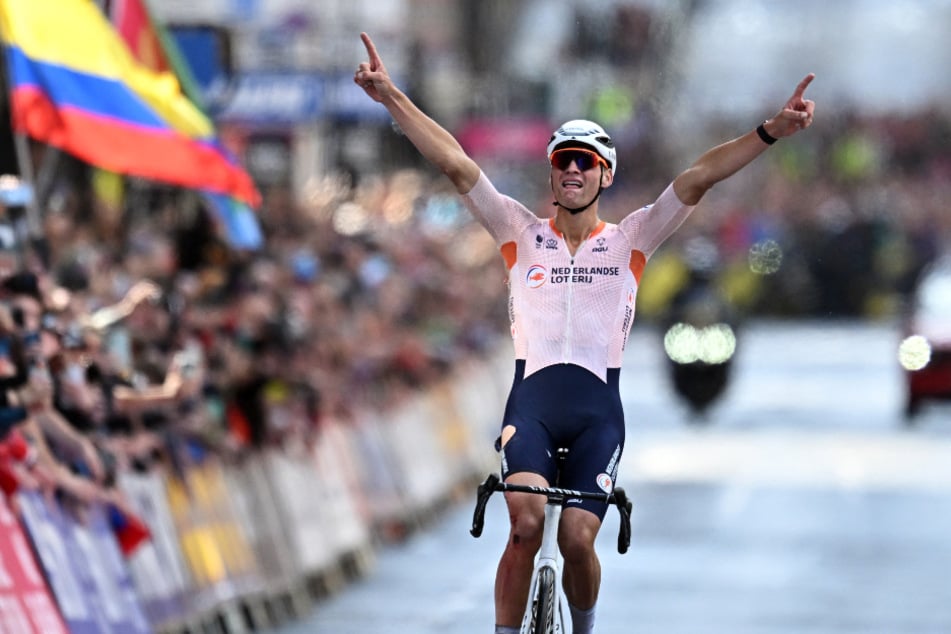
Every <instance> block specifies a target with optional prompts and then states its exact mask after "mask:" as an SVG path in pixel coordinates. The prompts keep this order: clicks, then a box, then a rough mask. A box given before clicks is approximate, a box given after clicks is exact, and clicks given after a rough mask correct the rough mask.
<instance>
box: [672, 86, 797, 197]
mask: <svg viewBox="0 0 951 634" xmlns="http://www.w3.org/2000/svg"><path fill="white" fill-rule="evenodd" d="M814 78H815V75H813V74H812V73H810V74H808V75H806V77H805V78H804V79H803V80H802V81H801V82H799V85H798V86H796V90H795V91H794V92H793V95H792V97H790V98H789V100H788V101H787V102H786V104H785V105H784V106H783V108H782V109H781V110H780V111H779V113H777V114H776V116H774V117H773V118H771V119H768V120H767V121H766V122H765V123H764V127H765V129H766V132H767V134H769V135H770V136H771V137H773V138H776V139H780V138H782V137H786V136H790V135H792V134H795V133H796V132H798V131H800V130H804V129H806V128H808V127H809V126H810V125H811V124H812V118H813V112H814V111H815V107H816V104H815V103H814V102H813V101H811V100H809V99H803V96H802V95H803V92H805V90H806V87H807V86H808V85H809V84H810V83H811V82H812V80H813V79H814ZM767 147H769V146H768V145H767V144H766V143H765V142H764V141H763V140H762V139H761V138H760V137H759V135H758V134H757V133H756V131H755V130H752V131H750V132H748V133H746V134H744V135H743V136H741V137H738V138H736V139H733V140H732V141H727V142H726V143H723V144H721V145H718V146H716V147H714V148H712V149H710V150H707V151H706V152H705V153H704V154H703V155H702V156H701V157H700V158H699V159H697V161H696V162H695V163H694V164H693V165H691V166H690V167H689V168H687V169H686V170H685V171H684V172H683V173H682V174H680V175H679V176H678V177H677V178H675V179H674V191H675V192H676V193H677V197H678V198H680V200H681V201H682V202H683V203H684V204H687V205H696V204H697V203H698V202H700V199H701V198H703V195H704V194H705V193H706V192H707V190H708V189H710V188H711V187H713V186H714V185H715V184H717V183H719V182H720V181H722V180H724V179H727V178H729V177H730V176H732V175H733V174H735V173H736V172H738V171H739V170H741V169H742V168H743V167H745V166H747V165H749V163H751V162H752V161H753V159H755V158H756V157H757V156H759V155H760V154H762V153H763V151H765V150H766V148H767Z"/></svg>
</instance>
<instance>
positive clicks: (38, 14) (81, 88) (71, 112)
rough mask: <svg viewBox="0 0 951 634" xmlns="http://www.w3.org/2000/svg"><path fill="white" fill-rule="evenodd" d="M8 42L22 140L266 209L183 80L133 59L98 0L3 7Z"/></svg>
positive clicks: (0, 23)
mask: <svg viewBox="0 0 951 634" xmlns="http://www.w3.org/2000/svg"><path fill="white" fill-rule="evenodd" d="M0 36H2V38H3V44H4V47H5V52H6V58H7V65H8V69H9V82H10V87H9V97H10V104H11V110H12V122H13V128H14V130H15V131H17V132H20V133H24V134H27V135H29V136H31V137H33V138H35V139H38V140H40V141H43V142H44V143H48V144H49V145H52V146H55V147H58V148H60V149H62V150H64V151H66V152H69V153H70V154H73V155H75V156H77V157H79V158H81V159H83V160H84V161H86V162H87V163H90V164H92V165H96V166H99V167H102V168H104V169H108V170H112V171H115V172H119V173H122V174H128V175H133V176H138V177H142V178H147V179H151V180H157V181H162V182H167V183H171V184H175V185H179V186H182V187H187V188H195V189H204V190H209V191H213V192H216V193H220V194H224V195H228V196H232V197H234V198H236V199H238V200H241V201H243V202H246V203H248V204H249V205H251V206H252V207H256V206H257V205H258V203H259V202H260V194H259V193H258V190H257V188H256V187H255V186H254V183H253V181H252V180H251V177H250V176H249V175H248V174H247V172H246V171H245V170H244V169H243V168H242V167H241V166H240V165H239V164H238V163H237V162H236V160H235V159H234V158H233V157H232V156H231V155H230V154H229V153H228V152H227V151H226V150H225V149H224V148H223V147H222V146H221V145H220V143H219V142H218V141H217V139H216V136H215V130H214V126H213V124H212V122H211V121H210V120H209V119H208V117H207V116H205V114H204V113H202V112H201V110H199V109H198V108H197V107H196V106H195V105H194V104H193V103H192V102H191V101H190V100H189V99H188V98H187V97H186V96H185V95H184V94H183V93H182V90H181V88H180V85H179V83H178V81H177V80H176V78H175V76H174V75H173V74H171V73H169V72H155V71H153V70H150V69H149V68H147V67H145V66H143V65H142V64H140V63H139V62H138V61H137V60H136V59H135V58H133V56H132V54H131V53H130V52H129V49H128V48H127V47H126V45H125V43H124V42H123V41H122V40H121V38H120V37H119V35H118V34H117V33H116V32H115V30H114V29H113V28H112V26H111V25H110V24H109V22H108V20H107V19H106V18H105V16H104V15H103V14H102V12H101V11H100V10H99V8H98V7H97V6H96V5H95V4H94V3H93V2H92V0H29V1H23V0H0Z"/></svg>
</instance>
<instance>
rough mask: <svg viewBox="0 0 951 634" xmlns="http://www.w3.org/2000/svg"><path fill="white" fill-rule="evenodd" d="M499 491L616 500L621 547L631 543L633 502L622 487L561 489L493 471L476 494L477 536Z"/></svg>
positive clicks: (474, 527)
mask: <svg viewBox="0 0 951 634" xmlns="http://www.w3.org/2000/svg"><path fill="white" fill-rule="evenodd" d="M496 491H511V492H516V493H534V494H536V495H544V496H546V497H548V500H549V502H560V503H562V504H563V503H564V501H565V500H567V499H568V498H581V499H583V500H599V501H601V502H604V503H605V504H613V505H615V506H616V507H617V510H618V515H620V517H621V527H620V529H619V530H618V536H617V551H618V552H619V553H621V554H622V555H623V554H624V553H626V552H627V549H628V548H629V547H630V545H631V509H632V508H633V504H632V503H631V501H630V500H628V499H627V493H625V491H624V489H623V488H621V487H614V491H613V492H612V493H589V492H587V491H572V490H570V489H559V488H557V487H536V486H526V485H522V484H508V483H506V482H502V481H501V480H500V479H499V476H497V475H496V474H494V473H493V474H490V475H489V476H488V477H487V478H486V479H485V481H484V482H483V483H482V484H480V485H479V488H478V493H477V495H476V507H475V511H474V512H473V514H472V528H471V529H469V533H470V534H471V535H472V536H473V537H480V536H481V535H482V529H483V527H484V526H485V506H486V504H487V503H488V502H489V498H490V497H491V496H492V494H493V493H495V492H496Z"/></svg>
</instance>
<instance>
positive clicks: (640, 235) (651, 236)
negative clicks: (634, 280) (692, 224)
mask: <svg viewBox="0 0 951 634" xmlns="http://www.w3.org/2000/svg"><path fill="white" fill-rule="evenodd" d="M693 210H694V206H693V205H685V204H684V203H682V202H681V201H680V199H679V198H678V197H677V194H676V192H674V184H673V183H671V184H670V185H668V186H667V189H665V190H664V191H663V193H662V194H661V195H660V196H658V198H657V200H655V201H654V203H653V204H650V205H646V206H644V207H642V208H641V209H638V210H637V211H635V212H633V213H631V214H629V215H628V216H626V217H625V218H624V219H623V220H621V222H619V223H618V228H619V229H620V230H621V231H622V232H623V233H624V234H625V235H627V236H628V239H629V240H630V241H631V249H633V250H637V251H640V252H641V253H643V254H644V256H645V257H647V258H650V257H651V255H653V253H654V251H656V250H657V248H658V247H659V246H660V245H661V244H663V242H664V240H666V239H667V238H669V237H670V236H671V235H672V234H673V233H674V231H676V230H677V228H678V227H680V225H682V224H683V222H684V220H686V219H687V216H689V215H690V213H691V212H692V211H693Z"/></svg>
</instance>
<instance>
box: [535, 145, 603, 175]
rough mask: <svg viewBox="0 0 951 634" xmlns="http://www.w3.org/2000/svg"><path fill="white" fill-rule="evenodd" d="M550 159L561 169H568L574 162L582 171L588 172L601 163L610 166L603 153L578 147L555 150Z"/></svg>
mask: <svg viewBox="0 0 951 634" xmlns="http://www.w3.org/2000/svg"><path fill="white" fill-rule="evenodd" d="M548 159H549V160H550V161H551V164H552V165H553V166H554V167H556V168H558V169H560V170H566V169H568V166H569V165H571V164H572V163H574V164H575V165H577V166H578V169H579V170H581V171H582V172H587V171H588V170H589V169H591V168H593V167H595V166H597V165H598V164H599V163H600V164H601V165H603V166H604V167H609V166H608V162H607V161H605V160H604V159H603V158H601V155H600V154H598V153H597V152H594V151H592V150H585V149H583V148H576V147H570V148H563V149H561V150H555V151H554V152H552V153H551V156H550V157H548Z"/></svg>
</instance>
